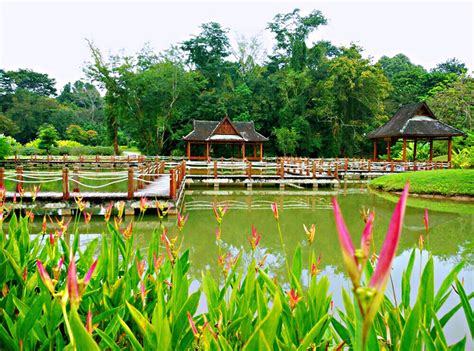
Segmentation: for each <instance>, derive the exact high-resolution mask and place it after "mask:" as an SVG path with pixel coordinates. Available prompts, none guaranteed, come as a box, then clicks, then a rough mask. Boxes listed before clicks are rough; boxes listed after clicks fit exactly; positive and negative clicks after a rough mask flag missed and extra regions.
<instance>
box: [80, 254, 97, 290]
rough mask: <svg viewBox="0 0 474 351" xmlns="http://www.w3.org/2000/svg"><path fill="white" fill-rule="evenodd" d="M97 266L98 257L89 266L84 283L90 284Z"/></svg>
mask: <svg viewBox="0 0 474 351" xmlns="http://www.w3.org/2000/svg"><path fill="white" fill-rule="evenodd" d="M96 266H97V259H96V260H95V261H94V263H92V265H91V267H90V268H89V270H88V271H87V274H86V276H85V277H84V281H83V283H84V285H87V284H89V282H90V280H91V278H92V274H94V271H95V267H96Z"/></svg>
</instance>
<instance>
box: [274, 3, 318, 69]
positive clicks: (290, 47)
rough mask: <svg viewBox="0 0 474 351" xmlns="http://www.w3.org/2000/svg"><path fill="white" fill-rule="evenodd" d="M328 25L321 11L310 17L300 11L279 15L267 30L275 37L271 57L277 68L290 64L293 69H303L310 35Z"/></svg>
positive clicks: (315, 11)
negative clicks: (273, 51) (302, 14)
mask: <svg viewBox="0 0 474 351" xmlns="http://www.w3.org/2000/svg"><path fill="white" fill-rule="evenodd" d="M325 24H327V20H326V18H325V17H324V16H323V15H322V13H321V11H317V10H314V11H313V12H311V13H310V14H309V15H308V16H303V17H302V16H301V15H300V10H299V9H295V10H294V11H293V12H290V13H286V14H278V15H276V16H275V17H274V18H273V22H270V23H268V26H267V28H268V29H270V31H271V32H272V33H273V34H274V35H275V39H276V44H275V47H274V50H275V53H274V55H273V56H271V59H272V61H273V64H274V65H276V66H280V65H286V64H289V65H290V67H291V68H292V69H295V70H301V69H303V67H304V65H305V63H306V58H307V51H308V48H307V46H306V39H307V38H308V35H309V34H310V33H311V32H313V31H314V30H316V29H317V28H318V27H319V26H321V25H325Z"/></svg>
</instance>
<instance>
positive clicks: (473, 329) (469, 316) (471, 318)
mask: <svg viewBox="0 0 474 351" xmlns="http://www.w3.org/2000/svg"><path fill="white" fill-rule="evenodd" d="M456 289H457V291H458V294H459V298H460V299H461V304H462V308H463V310H464V316H465V317H466V320H467V325H468V326H469V331H470V333H471V338H474V315H473V313H472V307H471V305H470V303H469V299H468V297H467V295H466V292H465V291H464V287H463V286H462V284H461V282H460V281H459V279H458V278H456Z"/></svg>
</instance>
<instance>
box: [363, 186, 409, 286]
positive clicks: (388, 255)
mask: <svg viewBox="0 0 474 351" xmlns="http://www.w3.org/2000/svg"><path fill="white" fill-rule="evenodd" d="M408 188H409V184H408V183H407V184H406V185H405V187H404V188H403V192H402V195H401V197H400V200H399V201H398V203H397V206H395V210H394V211H393V214H392V219H391V220H390V225H389V227H388V231H387V235H386V236H385V240H384V242H383V246H382V250H380V254H379V259H378V262H377V267H375V271H374V274H373V275H372V278H371V280H370V283H369V286H370V287H371V288H375V289H376V290H377V291H384V290H385V286H386V284H387V281H388V278H389V276H390V271H391V269H392V262H393V259H394V258H395V253H396V252H397V247H398V242H399V240H400V234H401V232H402V224H403V217H404V216H405V207H406V204H407V198H408Z"/></svg>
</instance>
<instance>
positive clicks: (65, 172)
mask: <svg viewBox="0 0 474 351" xmlns="http://www.w3.org/2000/svg"><path fill="white" fill-rule="evenodd" d="M68 199H69V170H68V168H67V167H64V168H63V200H68Z"/></svg>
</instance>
